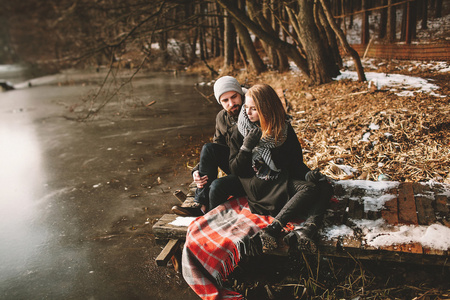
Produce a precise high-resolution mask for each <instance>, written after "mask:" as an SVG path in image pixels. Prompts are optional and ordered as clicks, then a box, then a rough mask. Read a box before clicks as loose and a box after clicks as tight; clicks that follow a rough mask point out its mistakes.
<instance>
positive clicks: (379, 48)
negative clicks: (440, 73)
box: [351, 43, 450, 61]
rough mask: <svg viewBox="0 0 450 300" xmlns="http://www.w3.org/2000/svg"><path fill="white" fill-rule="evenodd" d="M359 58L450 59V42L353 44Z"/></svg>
mask: <svg viewBox="0 0 450 300" xmlns="http://www.w3.org/2000/svg"><path fill="white" fill-rule="evenodd" d="M351 46H352V48H353V49H355V50H356V51H357V52H358V54H359V55H360V57H361V58H363V57H364V54H365V57H371V58H383V59H399V60H426V61H429V60H436V61H450V43H442V44H417V45H414V44H409V45H408V44H370V43H369V44H368V45H366V44H353V45H351Z"/></svg>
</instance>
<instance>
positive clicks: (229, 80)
mask: <svg viewBox="0 0 450 300" xmlns="http://www.w3.org/2000/svg"><path fill="white" fill-rule="evenodd" d="M230 91H234V92H237V93H239V94H241V95H244V92H243V91H242V87H241V85H240V84H239V82H238V81H237V80H236V78H234V77H231V76H223V77H220V78H219V79H217V81H216V83H214V96H215V97H216V100H217V102H218V103H219V104H220V96H222V95H223V94H225V93H226V92H230Z"/></svg>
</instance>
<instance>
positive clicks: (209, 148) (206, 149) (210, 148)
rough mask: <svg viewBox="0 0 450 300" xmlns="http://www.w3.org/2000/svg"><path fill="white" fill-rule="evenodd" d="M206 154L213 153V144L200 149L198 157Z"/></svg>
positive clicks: (207, 144)
mask: <svg viewBox="0 0 450 300" xmlns="http://www.w3.org/2000/svg"><path fill="white" fill-rule="evenodd" d="M207 153H209V154H210V153H214V144H213V143H206V144H204V145H203V147H202V151H201V152H200V155H205V154H207Z"/></svg>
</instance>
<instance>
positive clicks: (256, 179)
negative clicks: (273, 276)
mask: <svg viewBox="0 0 450 300" xmlns="http://www.w3.org/2000/svg"><path fill="white" fill-rule="evenodd" d="M230 144H231V146H230V169H231V172H232V173H233V174H235V175H237V176H238V177H239V179H240V181H241V183H242V185H243V188H244V190H245V192H246V194H247V198H248V203H249V207H250V209H251V211H252V212H253V213H256V214H261V215H271V216H273V217H274V218H275V219H274V221H273V222H272V223H271V224H269V225H268V226H267V227H266V228H264V229H263V230H262V231H261V232H260V233H259V235H258V237H259V238H260V241H261V244H262V247H263V249H267V250H273V249H275V248H277V246H278V245H277V239H278V237H279V235H280V233H281V231H282V229H283V227H284V226H285V225H286V224H287V223H288V222H289V221H292V220H294V219H300V218H307V220H306V222H305V223H304V224H305V225H304V226H303V227H302V228H301V229H300V230H296V231H294V232H292V233H290V234H289V235H287V236H286V237H285V241H286V242H287V243H288V244H289V245H290V246H291V248H296V249H299V250H306V251H309V252H315V251H316V250H317V246H316V244H315V242H314V237H315V235H316V233H317V229H318V226H319V225H320V223H321V220H322V217H323V215H324V212H325V210H326V207H327V205H328V203H329V200H330V198H331V195H332V188H331V185H330V184H329V183H328V182H327V180H326V177H325V176H323V175H321V174H320V173H319V172H318V171H317V170H316V171H310V169H309V168H308V167H307V166H306V165H305V164H304V162H303V155H302V149H301V146H300V143H299V141H298V139H297V135H296V134H295V132H294V129H293V128H292V126H291V124H290V117H289V116H288V115H286V112H285V110H284V108H283V105H282V103H281V100H280V98H279V97H278V95H277V94H276V92H275V91H274V90H273V88H272V87H270V86H269V85H266V84H259V85H255V86H253V87H252V88H250V89H249V90H248V92H247V94H246V102H245V104H244V109H242V110H241V113H240V115H239V120H238V126H237V129H236V130H235V131H234V132H233V134H232V137H231V143H230ZM259 238H257V239H254V240H256V241H258V243H259Z"/></svg>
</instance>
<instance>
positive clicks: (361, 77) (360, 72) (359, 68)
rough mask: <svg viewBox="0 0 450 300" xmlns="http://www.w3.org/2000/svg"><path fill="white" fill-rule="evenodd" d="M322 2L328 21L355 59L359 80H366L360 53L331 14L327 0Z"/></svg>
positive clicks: (346, 49)
mask: <svg viewBox="0 0 450 300" xmlns="http://www.w3.org/2000/svg"><path fill="white" fill-rule="evenodd" d="M320 3H321V4H322V8H323V12H324V13H325V16H326V17H327V20H328V23H329V24H330V26H331V28H333V30H334V32H335V33H336V35H337V37H338V38H339V41H340V42H341V45H342V47H343V48H344V49H345V51H346V52H347V53H349V54H350V55H351V56H352V58H353V61H354V63H355V66H356V72H357V73H358V79H359V81H361V82H363V81H366V75H365V74H364V68H363V66H362V64H361V59H360V57H359V55H358V52H356V50H355V49H353V48H352V47H350V45H349V44H348V42H347V39H346V37H345V35H344V33H343V32H342V30H341V29H340V28H339V27H338V26H337V24H336V23H335V22H334V18H333V16H332V15H331V13H330V11H329V10H328V7H327V4H326V3H325V0H320Z"/></svg>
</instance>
